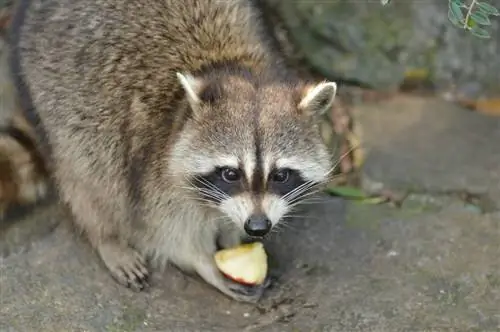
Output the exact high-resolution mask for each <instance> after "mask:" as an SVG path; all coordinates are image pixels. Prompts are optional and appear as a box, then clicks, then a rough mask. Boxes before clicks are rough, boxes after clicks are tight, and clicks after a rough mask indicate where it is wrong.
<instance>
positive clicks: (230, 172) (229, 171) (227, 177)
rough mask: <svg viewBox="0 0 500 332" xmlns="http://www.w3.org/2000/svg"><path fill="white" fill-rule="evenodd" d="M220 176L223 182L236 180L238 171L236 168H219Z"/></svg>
mask: <svg viewBox="0 0 500 332" xmlns="http://www.w3.org/2000/svg"><path fill="white" fill-rule="evenodd" d="M221 177H222V180H224V181H225V182H229V183H231V182H236V181H238V180H239V179H240V172H239V171H238V170H237V169H234V168H229V167H225V168H223V169H222V170H221Z"/></svg>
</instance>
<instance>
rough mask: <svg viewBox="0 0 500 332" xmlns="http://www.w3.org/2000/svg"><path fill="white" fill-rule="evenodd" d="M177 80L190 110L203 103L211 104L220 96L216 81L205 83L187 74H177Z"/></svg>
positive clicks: (219, 87)
mask: <svg viewBox="0 0 500 332" xmlns="http://www.w3.org/2000/svg"><path fill="white" fill-rule="evenodd" d="M177 79H178V80H179V82H180V83H181V85H182V88H183V89H184V91H185V92H186V97H187V99H188V101H189V104H190V105H191V108H192V109H196V108H197V106H199V105H200V104H203V103H213V102H215V101H216V100H218V99H219V98H220V97H221V96H222V87H221V86H220V84H218V82H217V81H205V80H204V79H202V78H199V77H195V76H193V75H191V74H188V73H183V74H182V73H177Z"/></svg>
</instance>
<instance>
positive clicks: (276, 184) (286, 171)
mask: <svg viewBox="0 0 500 332" xmlns="http://www.w3.org/2000/svg"><path fill="white" fill-rule="evenodd" d="M306 182H307V181H306V180H305V179H304V178H303V177H302V176H301V175H300V173H299V172H298V171H296V170H294V169H290V168H281V169H274V170H273V171H271V173H270V174H269V177H268V180H267V188H268V191H270V192H272V193H274V194H276V195H278V196H285V195H287V194H288V193H290V192H291V191H292V190H295V189H297V188H298V187H300V186H302V185H304V184H305V183H306Z"/></svg>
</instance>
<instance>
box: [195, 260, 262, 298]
mask: <svg viewBox="0 0 500 332" xmlns="http://www.w3.org/2000/svg"><path fill="white" fill-rule="evenodd" d="M196 271H197V273H198V274H199V275H200V276H201V277H202V278H203V279H204V280H205V281H206V282H207V283H209V284H211V285H212V286H214V287H216V288H217V289H218V290H220V291H221V292H222V293H224V294H225V295H227V296H229V297H230V298H232V299H234V300H236V301H239V302H248V303H256V302H258V301H259V300H260V298H261V297H262V295H263V294H264V291H265V290H266V288H268V287H269V286H270V284H271V280H270V279H269V278H267V279H266V281H265V282H264V283H263V284H262V285H256V286H247V285H243V284H239V283H237V282H234V281H232V280H230V279H228V278H226V277H224V275H222V273H220V271H219V269H218V268H217V266H216V265H215V262H214V261H213V259H209V258H207V259H206V260H205V261H203V262H201V263H199V264H198V266H197V267H196Z"/></svg>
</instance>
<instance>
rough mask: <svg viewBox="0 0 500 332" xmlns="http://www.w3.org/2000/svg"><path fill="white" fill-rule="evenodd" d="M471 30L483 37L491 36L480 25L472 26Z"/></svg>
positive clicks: (475, 34) (477, 35)
mask: <svg viewBox="0 0 500 332" xmlns="http://www.w3.org/2000/svg"><path fill="white" fill-rule="evenodd" d="M469 31H470V32H471V33H472V34H473V35H474V36H476V37H478V38H483V39H487V38H490V33H489V32H488V31H486V30H484V29H483V28H480V27H478V26H475V27H472V28H471V29H470V30H469Z"/></svg>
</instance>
